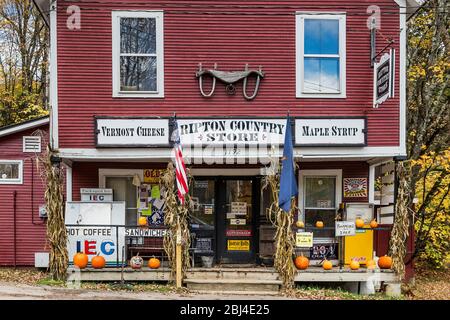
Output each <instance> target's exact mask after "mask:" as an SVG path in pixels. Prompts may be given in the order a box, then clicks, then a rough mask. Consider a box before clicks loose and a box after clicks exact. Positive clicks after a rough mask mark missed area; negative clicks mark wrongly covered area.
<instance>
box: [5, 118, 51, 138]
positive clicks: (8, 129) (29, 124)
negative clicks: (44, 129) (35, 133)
mask: <svg viewBox="0 0 450 320" xmlns="http://www.w3.org/2000/svg"><path fill="white" fill-rule="evenodd" d="M49 123H50V116H44V117H40V118H36V119H32V120H28V121H24V122H21V123H16V124H12V125H9V126H5V127H3V128H0V137H5V136H8V135H11V134H14V133H17V132H21V131H25V130H28V129H33V128H36V127H40V126H43V125H47V124H49Z"/></svg>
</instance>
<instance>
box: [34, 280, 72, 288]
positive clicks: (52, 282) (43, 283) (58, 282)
mask: <svg viewBox="0 0 450 320" xmlns="http://www.w3.org/2000/svg"><path fill="white" fill-rule="evenodd" d="M36 284H37V285H40V286H53V287H65V286H66V282H65V281H61V280H53V279H51V278H44V279H40V280H38V281H37V282H36Z"/></svg>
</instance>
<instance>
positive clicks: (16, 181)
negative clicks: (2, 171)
mask: <svg viewBox="0 0 450 320" xmlns="http://www.w3.org/2000/svg"><path fill="white" fill-rule="evenodd" d="M8 163H10V164H18V165H19V178H18V179H2V178H1V176H0V184H23V160H0V164H8Z"/></svg>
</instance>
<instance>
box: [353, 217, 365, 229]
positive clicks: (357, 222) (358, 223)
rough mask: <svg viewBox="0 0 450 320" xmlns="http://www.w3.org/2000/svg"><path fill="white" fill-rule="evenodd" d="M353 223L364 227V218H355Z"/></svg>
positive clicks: (358, 226)
mask: <svg viewBox="0 0 450 320" xmlns="http://www.w3.org/2000/svg"><path fill="white" fill-rule="evenodd" d="M355 225H356V227H357V228H362V227H364V220H363V219H361V218H356V220H355Z"/></svg>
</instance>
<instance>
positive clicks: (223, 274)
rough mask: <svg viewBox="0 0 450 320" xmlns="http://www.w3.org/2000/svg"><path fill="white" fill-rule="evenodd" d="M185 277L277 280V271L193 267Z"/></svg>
mask: <svg viewBox="0 0 450 320" xmlns="http://www.w3.org/2000/svg"><path fill="white" fill-rule="evenodd" d="M186 278H187V279H197V278H199V279H211V280H213V279H224V280H226V279H230V280H233V279H234V280H240V279H242V280H279V275H278V272H276V271H275V270H274V269H242V268H235V269H223V268H195V269H190V270H189V271H188V272H187V273H186Z"/></svg>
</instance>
